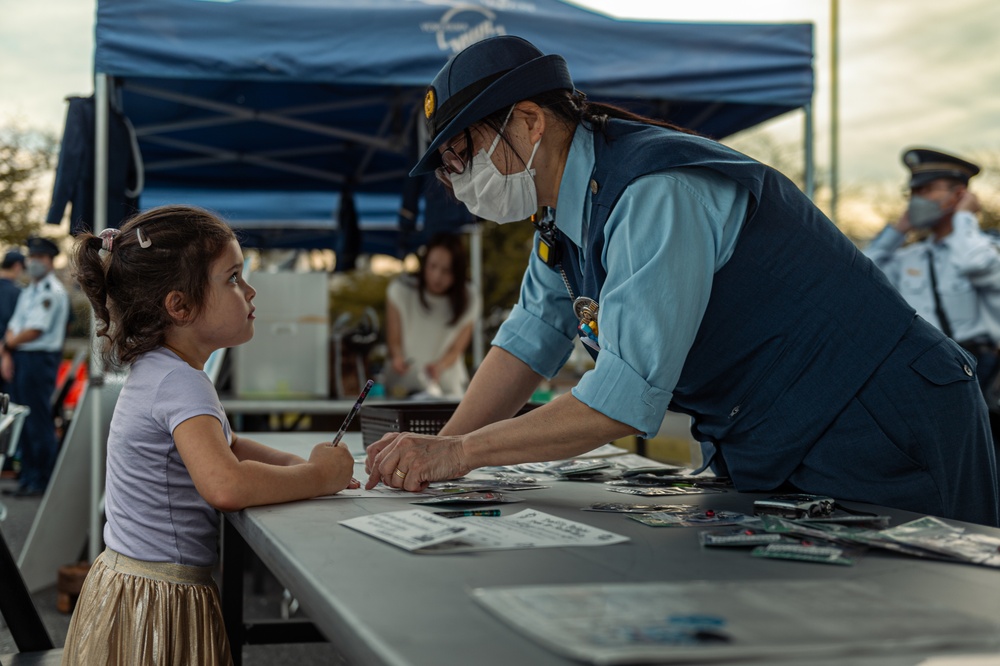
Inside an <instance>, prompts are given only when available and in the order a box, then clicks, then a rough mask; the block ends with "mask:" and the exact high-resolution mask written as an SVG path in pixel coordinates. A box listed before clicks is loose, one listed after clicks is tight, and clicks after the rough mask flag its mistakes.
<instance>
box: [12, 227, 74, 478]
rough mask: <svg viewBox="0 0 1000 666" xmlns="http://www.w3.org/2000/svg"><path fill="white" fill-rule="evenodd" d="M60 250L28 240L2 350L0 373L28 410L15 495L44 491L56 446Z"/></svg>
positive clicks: (62, 334)
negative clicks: (56, 267) (25, 280)
mask: <svg viewBox="0 0 1000 666" xmlns="http://www.w3.org/2000/svg"><path fill="white" fill-rule="evenodd" d="M58 254H59V247H58V246H57V245H56V244H55V243H53V242H52V241H51V240H49V239H48V238H41V237H38V236H35V237H32V238H29V239H28V258H27V259H26V260H25V268H24V270H25V272H26V273H27V274H28V276H29V277H30V278H31V282H30V283H29V284H28V286H27V287H25V288H24V289H23V290H22V291H21V295H20V296H19V297H18V299H17V306H16V307H15V308H14V312H13V314H12V315H11V317H10V321H9V322H7V329H6V333H5V335H4V338H3V341H2V351H0V375H2V376H3V378H4V380H5V381H7V382H9V383H10V385H11V392H10V397H11V400H12V401H14V402H16V403H17V404H19V405H24V406H25V407H27V408H29V409H30V410H31V411H30V412H29V413H28V415H27V416H26V417H25V419H24V428H23V430H22V431H21V437H20V439H19V440H18V447H17V448H18V451H17V453H16V454H15V457H16V458H18V459H19V460H20V461H21V471H20V475H19V477H18V481H19V483H18V487H17V488H16V489H15V490H12V491H10V494H13V495H15V496H18V497H35V496H39V495H42V494H43V493H44V492H45V489H46V487H48V485H49V478H50V477H51V476H52V469H53V468H54V467H55V464H56V456H57V454H58V450H59V441H58V439H57V438H56V424H55V419H54V418H53V416H52V394H53V392H54V391H55V388H56V377H57V375H58V372H59V363H60V362H61V361H62V349H63V344H64V343H65V341H66V323H67V322H68V321H69V296H68V294H67V293H66V289H65V288H64V287H63V285H62V283H61V282H60V281H59V278H57V277H56V274H55V272H54V271H53V265H52V262H53V260H54V259H55V257H56V255H58ZM5 492H7V491H5Z"/></svg>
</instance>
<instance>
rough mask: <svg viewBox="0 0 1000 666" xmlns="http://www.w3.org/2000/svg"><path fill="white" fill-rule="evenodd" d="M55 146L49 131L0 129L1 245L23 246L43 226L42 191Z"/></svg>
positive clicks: (15, 128) (14, 127) (15, 127)
mask: <svg viewBox="0 0 1000 666" xmlns="http://www.w3.org/2000/svg"><path fill="white" fill-rule="evenodd" d="M56 144H57V141H56V138H55V136H54V135H52V134H50V133H47V132H42V131H38V130H28V129H24V128H22V127H20V126H17V125H11V126H7V127H0V244H3V245H23V244H24V242H25V241H26V240H27V239H28V236H30V235H32V233H34V232H36V231H37V229H38V227H39V226H40V223H41V219H42V215H41V213H40V212H39V201H38V199H39V192H40V190H41V186H42V179H43V178H44V177H45V176H46V175H47V174H48V173H49V171H50V169H51V168H52V165H53V163H54V162H55V155H56Z"/></svg>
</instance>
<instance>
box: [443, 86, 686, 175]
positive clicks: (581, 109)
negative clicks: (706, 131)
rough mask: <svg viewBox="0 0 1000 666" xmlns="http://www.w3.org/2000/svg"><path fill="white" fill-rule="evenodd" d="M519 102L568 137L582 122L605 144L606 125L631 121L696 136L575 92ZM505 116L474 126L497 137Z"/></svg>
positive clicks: (552, 93)
mask: <svg viewBox="0 0 1000 666" xmlns="http://www.w3.org/2000/svg"><path fill="white" fill-rule="evenodd" d="M521 101H525V102H534V103H535V104H537V105H538V106H540V107H542V108H543V109H548V110H549V111H550V112H551V113H552V115H553V117H554V118H555V120H556V121H557V122H559V123H561V124H562V125H563V126H564V127H565V128H566V130H567V131H568V132H569V133H570V134H571V135H572V133H573V131H574V130H575V129H576V126H577V125H579V124H580V123H581V122H584V121H585V122H587V123H588V124H589V125H590V126H591V128H593V130H594V132H596V133H599V134H601V135H602V136H603V137H604V139H605V140H610V136H609V134H608V121H609V120H611V119H614V120H631V121H633V122H638V123H643V124H646V125H655V126H656V127H664V128H666V129H671V130H674V131H677V132H683V133H685V134H696V132H693V131H692V130H689V129H686V128H684V127H680V126H679V125H675V124H673V123H671V122H667V121H665V120H659V119H657V118H650V117H648V116H643V115H639V114H637V113H634V112H632V111H629V110H628V109H624V108H622V107H620V106H615V105H614V104H604V103H601V102H589V101H587V98H586V95H584V94H583V93H581V92H580V91H578V90H576V91H573V92H570V91H568V90H550V91H548V92H544V93H541V94H539V95H535V96H533V97H528V98H526V99H524V100H521ZM508 113H510V106H505V107H504V108H502V109H499V110H498V111H494V112H493V113H491V114H490V115H488V116H486V117H485V118H483V119H482V120H480V121H479V122H478V123H476V124H477V125H485V126H486V127H489V128H490V129H492V130H493V131H494V132H496V133H499V132H500V129H501V128H502V127H503V123H504V120H505V119H506V118H507V114H508ZM500 136H501V139H500V140H501V141H503V142H504V143H506V144H507V145H508V146H509V145H511V144H510V140H509V139H508V138H507V137H506V136H505V135H500ZM509 154H513V153H509ZM462 159H463V161H464V162H465V163H466V164H469V163H470V161H471V159H472V152H471V142H469V143H468V144H467V148H466V155H463V156H462ZM521 161H522V163H523V162H524V160H523V158H522V159H521Z"/></svg>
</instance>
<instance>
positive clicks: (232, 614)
mask: <svg viewBox="0 0 1000 666" xmlns="http://www.w3.org/2000/svg"><path fill="white" fill-rule="evenodd" d="M246 549H247V543H246V541H244V539H243V537H242V535H240V533H239V532H238V531H237V530H236V528H235V527H233V525H232V524H231V523H230V522H229V521H228V520H226V519H225V518H223V519H222V590H221V594H222V618H223V621H224V623H225V625H226V635H227V636H228V637H229V648H230V650H231V652H232V653H233V665H234V666H241V665H242V664H243V645H244V643H245V642H246V640H245V631H246V629H245V626H244V624H243V563H244V559H245V557H246Z"/></svg>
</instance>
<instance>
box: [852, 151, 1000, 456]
mask: <svg viewBox="0 0 1000 666" xmlns="http://www.w3.org/2000/svg"><path fill="white" fill-rule="evenodd" d="M902 159H903V164H904V165H905V166H906V168H907V169H908V170H909V172H910V180H909V190H910V199H909V204H908V206H907V208H906V211H904V212H903V214H902V215H901V216H900V217H899V219H898V220H896V222H895V223H892V224H889V225H886V227H885V229H883V230H882V231H881V232H880V233H879V234H878V235H877V236H876V237H875V238H874V239H873V240H872V241H871V243H869V245H868V247H867V248H866V249H865V254H866V255H867V256H868V257H869V258H870V259H871V260H872V261H874V262H875V265H877V266H878V267H879V268H881V269H882V271H883V272H884V273H885V274H886V276H887V277H888V278H889V281H890V282H891V283H892V284H893V286H895V287H896V288H897V289H898V290H899V292H900V293H901V294H902V295H903V298H905V299H906V301H907V303H909V304H910V305H911V306H913V308H914V309H915V310H916V311H917V314H918V315H920V316H921V317H923V318H924V319H926V320H927V321H929V322H930V323H932V324H934V325H935V326H936V327H938V328H939V329H941V331H942V332H944V334H945V335H947V336H948V337H950V338H952V339H953V340H955V341H956V342H958V344H960V345H961V346H962V347H963V348H965V349H966V350H968V351H969V353H971V354H972V355H974V356H975V357H976V360H977V368H976V374H977V377H978V380H979V383H980V387H981V388H982V390H983V392H984V395H985V393H986V391H987V389H988V388H989V384H990V382H991V380H992V379H993V377H994V376H995V374H996V372H997V370H998V368H1000V362H998V356H997V343H998V341H1000V309H998V308H997V305H996V299H997V298H1000V253H998V252H997V248H996V243H995V241H994V239H992V238H991V237H990V236H989V235H988V234H986V233H984V232H983V231H981V230H980V228H979V221H978V220H977V219H976V213H978V212H979V210H980V206H979V200H978V199H977V197H976V195H975V194H973V193H972V192H971V191H970V190H969V180H970V179H971V178H972V177H973V176H975V175H976V174H978V173H979V167H978V166H977V165H975V164H973V163H972V162H969V161H968V160H964V159H962V158H960V157H956V156H954V155H949V154H947V153H943V152H940V151H937V150H930V149H927V148H910V149H907V150H905V151H904V152H903V155H902ZM910 232H922V233H924V234H925V237H924V238H922V239H921V240H918V241H916V242H913V243H910V244H905V241H906V238H907V235H908V234H910ZM992 407H993V409H991V411H996V410H997V407H998V406H997V405H993V406H992ZM991 422H992V423H993V431H994V436H996V434H997V433H998V432H1000V430H998V428H997V425H998V423H1000V419H998V418H997V416H996V414H991Z"/></svg>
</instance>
